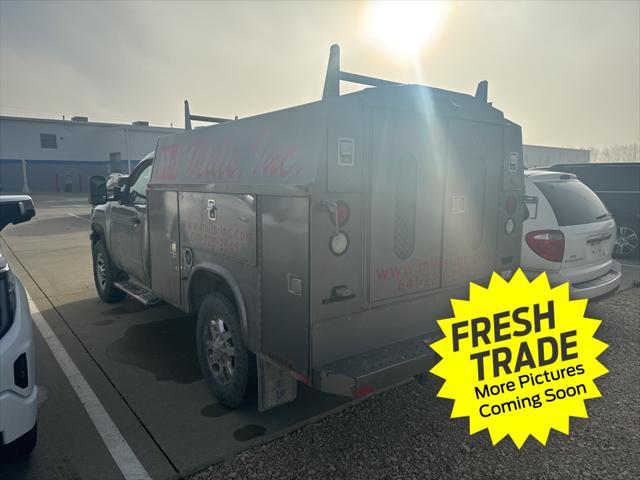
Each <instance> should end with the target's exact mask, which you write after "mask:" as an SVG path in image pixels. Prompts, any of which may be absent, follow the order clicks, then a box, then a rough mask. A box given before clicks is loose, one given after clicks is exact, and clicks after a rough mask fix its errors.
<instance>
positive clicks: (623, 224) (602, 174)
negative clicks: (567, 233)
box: [549, 163, 640, 258]
mask: <svg viewBox="0 0 640 480" xmlns="http://www.w3.org/2000/svg"><path fill="white" fill-rule="evenodd" d="M549 170H554V171H557V172H567V173H573V174H575V175H576V176H577V177H578V178H579V179H580V181H581V182H582V183H584V184H586V185H587V186H588V187H589V188H591V190H593V191H594V192H595V193H596V194H597V195H598V197H600V199H601V200H602V202H603V203H604V204H605V205H606V207H607V208H608V209H609V211H610V212H611V213H612V214H613V217H614V218H615V220H616V223H617V225H618V238H617V241H616V244H615V247H614V251H613V254H614V256H616V257H619V258H630V257H637V256H638V254H639V253H640V163H572V164H560V165H553V166H552V167H549Z"/></svg>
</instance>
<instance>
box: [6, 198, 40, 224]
mask: <svg viewBox="0 0 640 480" xmlns="http://www.w3.org/2000/svg"><path fill="white" fill-rule="evenodd" d="M35 214H36V209H35V207H34V205H33V200H31V197H29V196H27V195H5V196H0V230H2V229H3V228H4V227H6V226H7V225H9V224H10V223H13V224H14V225H17V224H18V223H22V222H26V221H27V220H31V219H32V218H33V217H34V216H35Z"/></svg>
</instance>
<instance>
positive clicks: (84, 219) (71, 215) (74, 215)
mask: <svg viewBox="0 0 640 480" xmlns="http://www.w3.org/2000/svg"><path fill="white" fill-rule="evenodd" d="M67 215H69V216H70V217H75V218H79V219H80V220H83V221H85V222H88V221H89V219H88V218H83V217H81V216H80V215H76V214H74V213H69V212H67Z"/></svg>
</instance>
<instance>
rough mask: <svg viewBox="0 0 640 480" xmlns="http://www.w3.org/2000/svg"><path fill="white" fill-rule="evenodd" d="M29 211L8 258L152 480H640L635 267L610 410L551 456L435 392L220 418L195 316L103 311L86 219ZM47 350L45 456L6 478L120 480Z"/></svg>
mask: <svg viewBox="0 0 640 480" xmlns="http://www.w3.org/2000/svg"><path fill="white" fill-rule="evenodd" d="M34 199H35V201H36V206H37V212H38V213H37V217H36V218H34V219H33V220H32V221H30V222H28V223H25V224H22V225H18V226H11V227H8V228H7V229H6V230H5V231H4V232H3V233H2V240H0V242H1V244H0V248H1V249H2V251H3V253H4V254H5V256H7V257H8V259H9V262H10V263H11V265H12V267H13V268H14V270H15V271H16V272H17V274H18V276H19V277H20V278H21V279H22V281H23V284H24V285H25V288H26V289H27V291H28V293H29V295H30V296H31V297H32V300H33V304H34V306H35V307H36V308H37V310H38V311H39V312H40V314H41V315H42V318H43V319H44V321H45V322H46V324H48V325H49V326H50V328H51V330H52V332H53V334H54V335H55V336H56V337H57V338H58V339H59V341H60V343H61V344H62V346H63V347H64V349H65V350H66V352H68V354H69V356H70V357H71V359H72V360H73V362H74V363H75V365H76V366H77V368H78V370H79V372H80V374H81V375H82V377H83V378H84V379H86V382H87V384H88V385H89V386H90V388H91V389H92V390H93V392H95V395H96V397H97V399H98V400H99V402H100V403H101V405H103V407H104V410H105V411H106V412H107V414H108V416H109V417H110V419H112V421H113V424H114V425H115V427H116V428H117V430H118V431H119V433H120V434H121V435H122V437H123V438H124V440H125V441H126V443H127V444H128V445H129V446H130V448H131V450H132V452H133V453H134V455H135V457H136V458H137V459H138V460H139V462H140V463H141V464H142V465H143V467H144V469H145V470H146V471H147V472H148V474H149V476H151V477H152V478H159V479H164V478H172V477H176V476H184V475H187V474H190V473H193V472H197V471H198V470H201V469H202V468H204V467H206V466H208V465H211V464H216V465H215V466H214V467H212V468H209V469H206V470H205V471H203V472H201V473H199V474H197V478H199V479H200V478H234V477H235V478H262V477H263V476H267V474H269V475H270V476H271V478H286V477H290V478H297V477H300V476H303V477H318V478H323V477H342V478H350V477H360V478H374V477H377V478H384V477H396V476H402V477H403V478H411V477H416V478H424V477H426V478H430V477H434V478H436V477H438V478H443V477H447V478H454V477H455V478H459V477H486V476H496V477H505V478H513V477H520V476H531V475H532V474H534V473H535V472H536V470H535V468H538V467H540V465H539V462H547V461H548V462H551V463H550V465H551V467H549V465H546V464H545V465H544V469H543V470H538V473H540V476H541V477H550V478H551V477H554V476H557V477H558V478H566V477H568V476H575V477H576V478H577V477H585V476H588V475H591V476H593V478H597V477H602V476H607V474H609V476H610V477H611V478H618V477H625V476H627V477H628V478H637V476H638V475H640V472H639V471H638V470H639V465H640V458H639V457H638V450H637V445H638V441H639V440H640V438H639V437H638V431H639V430H640V421H639V420H638V419H639V418H640V409H639V408H638V406H637V403H636V401H637V399H638V398H639V397H640V395H638V393H640V392H639V391H638V388H639V386H638V382H637V378H638V360H640V354H639V352H640V336H639V329H638V325H639V324H640V323H639V321H640V319H639V318H638V312H639V311H640V308H639V304H640V300H639V297H640V296H639V295H637V292H638V290H635V289H632V286H633V284H634V282H638V281H640V262H639V261H637V260H635V261H631V262H627V263H625V265H624V270H623V272H624V282H623V286H622V288H621V290H624V291H622V292H621V293H618V294H617V295H616V296H614V297H611V298H609V299H607V300H604V301H602V302H599V303H597V304H594V305H593V306H592V307H590V308H592V309H593V312H595V313H594V315H598V316H599V318H602V319H603V320H604V321H605V326H604V327H603V339H604V340H605V341H607V342H608V343H610V345H611V347H610V349H609V350H608V351H607V352H605V354H604V356H603V361H604V363H605V365H607V366H608V367H609V369H610V370H611V373H610V375H608V376H607V377H605V378H604V379H603V380H602V391H603V393H604V397H603V398H602V399H598V400H594V401H592V402H591V403H590V404H589V407H590V414H591V415H592V418H591V419H589V420H573V421H572V435H571V436H570V437H568V438H567V437H564V436H562V435H560V434H557V435H552V436H551V440H550V445H549V446H548V447H546V450H544V449H543V447H540V446H538V445H532V443H531V442H528V443H527V444H526V445H525V448H524V450H523V451H521V452H518V451H517V450H516V449H515V448H513V446H512V445H507V443H508V442H503V444H502V445H501V446H499V447H495V448H494V447H491V446H490V442H489V441H488V436H487V435H485V434H482V433H481V434H478V435H475V436H474V437H469V436H468V435H467V434H466V431H465V428H466V425H464V423H463V422H461V421H452V420H449V419H448V412H447V409H448V408H449V405H448V403H447V402H446V401H443V400H440V399H436V398H435V388H436V386H435V385H434V384H429V385H427V386H424V387H421V386H419V385H417V384H413V383H412V384H407V385H403V386H400V387H396V388H395V389H392V390H389V391H387V392H386V393H384V394H380V395H378V396H376V397H374V398H371V399H366V400H364V401H363V402H358V403H357V404H354V405H350V404H347V403H346V402H345V400H344V399H342V398H340V397H336V396H331V395H325V394H319V393H317V392H314V391H312V390H309V389H307V388H306V387H302V386H301V387H299V391H298V400H297V401H296V402H295V403H293V404H290V405H287V406H283V407H280V408H277V409H275V410H273V411H270V412H267V413H265V414H258V412H257V406H256V405H247V406H245V407H242V408H240V409H236V410H229V409H226V408H224V407H222V406H221V405H219V404H217V403H216V402H215V401H214V400H213V399H212V397H211V396H210V394H209V392H208V391H207V389H206V387H205V385H204V382H203V380H202V377H201V374H200V371H199V368H198V364H197V357H196V353H195V349H194V345H195V340H194V338H193V319H191V318H189V317H185V316H184V315H183V314H182V313H181V312H179V311H178V310H176V309H174V308H172V307H169V306H160V307H155V308H150V309H145V308H144V307H142V306H140V305H139V304H138V303H136V302H135V301H133V300H125V301H124V302H122V303H119V304H115V305H107V304H104V303H102V302H100V300H99V299H98V298H97V296H96V294H95V290H94V286H93V279H92V273H91V254H90V249H89V240H88V220H89V210H90V209H89V206H88V205H86V202H85V200H84V199H83V198H77V197H69V198H68V197H64V196H51V197H46V196H43V197H41V198H39V197H38V196H36V197H35V198H34ZM634 290H635V291H634ZM36 337H37V357H38V358H37V362H38V364H37V376H38V380H37V383H38V386H39V389H40V410H39V442H38V446H37V447H36V450H35V451H34V453H33V455H32V457H31V458H30V459H29V460H28V461H20V462H8V463H4V464H2V465H0V478H11V479H20V478H33V479H39V478H43V479H44V478H47V479H68V478H92V479H93V478H121V476H122V475H121V468H119V466H118V465H117V464H116V462H115V461H114V460H113V458H112V456H111V455H110V453H109V450H108V449H107V448H106V447H105V443H104V441H103V438H101V436H100V435H99V433H98V431H97V430H96V428H95V426H94V421H92V419H91V418H90V417H89V415H88V414H87V412H86V411H85V408H83V405H82V404H81V402H80V400H79V399H78V397H77V396H76V394H75V392H74V389H73V388H72V386H71V384H70V383H69V380H68V379H67V378H66V377H65V375H64V373H63V371H62V370H61V369H60V368H59V366H58V363H57V361H56V359H55V358H54V356H53V354H52V352H51V350H50V348H49V346H48V345H47V343H45V340H44V339H43V337H42V335H41V334H40V333H37V334H36ZM619 364H620V365H622V367H617V366H618V365H619ZM634 379H635V382H634V381H633V380H634ZM624 385H627V387H624ZM332 413H333V415H329V414H332ZM325 417H326V418H325ZM305 425H306V426H305ZM303 426H304V428H302V429H300V427H303ZM574 428H575V430H574ZM271 440H274V441H271ZM267 442H268V444H267ZM260 444H264V445H262V446H260V447H257V446H258V445H260ZM634 445H635V446H636V447H634ZM251 447H257V448H251ZM240 452H243V453H240ZM541 452H543V453H544V456H543V455H542V454H541ZM547 452H550V453H547ZM598 452H599V453H598ZM236 454H238V455H236ZM536 456H539V458H536ZM526 462H529V463H530V465H529V463H527V464H526V465H529V466H528V467H527V466H526V465H525V463H526ZM536 462H538V464H536ZM614 462H615V463H614ZM553 465H556V466H557V467H558V468H557V469H556V470H554V468H553ZM483 466H484V467H483ZM516 467H518V468H516ZM554 472H560V473H559V474H558V475H556V473H554ZM563 472H564V474H562V473H563Z"/></svg>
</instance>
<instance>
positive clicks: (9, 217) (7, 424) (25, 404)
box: [0, 195, 38, 458]
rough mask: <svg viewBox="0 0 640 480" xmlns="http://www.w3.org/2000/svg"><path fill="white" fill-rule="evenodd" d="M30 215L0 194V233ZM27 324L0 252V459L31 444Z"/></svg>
mask: <svg viewBox="0 0 640 480" xmlns="http://www.w3.org/2000/svg"><path fill="white" fill-rule="evenodd" d="M34 215H35V209H34V207H33V202H32V201H31V198H29V197H27V196H24V195H14V196H0V230H2V229H3V228H4V227H5V226H6V225H8V224H9V223H21V222H25V221H27V220H29V219H31V217H33V216H34ZM32 324H33V320H32V319H31V312H30V311H29V303H28V301H27V295H26V293H25V290H24V288H23V286H22V284H21V283H20V281H19V280H18V279H17V278H16V276H15V275H14V274H13V272H12V271H11V269H10V268H9V264H8V262H7V261H6V259H5V258H4V257H3V256H2V254H1V253H0V458H1V457H4V456H5V455H8V456H10V457H14V456H22V455H28V454H29V453H30V452H31V451H32V450H33V448H34V447H35V445H36V438H37V427H36V417H37V410H38V387H37V386H36V383H35V360H36V358H35V351H34V340H33V330H32V328H33V327H32Z"/></svg>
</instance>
